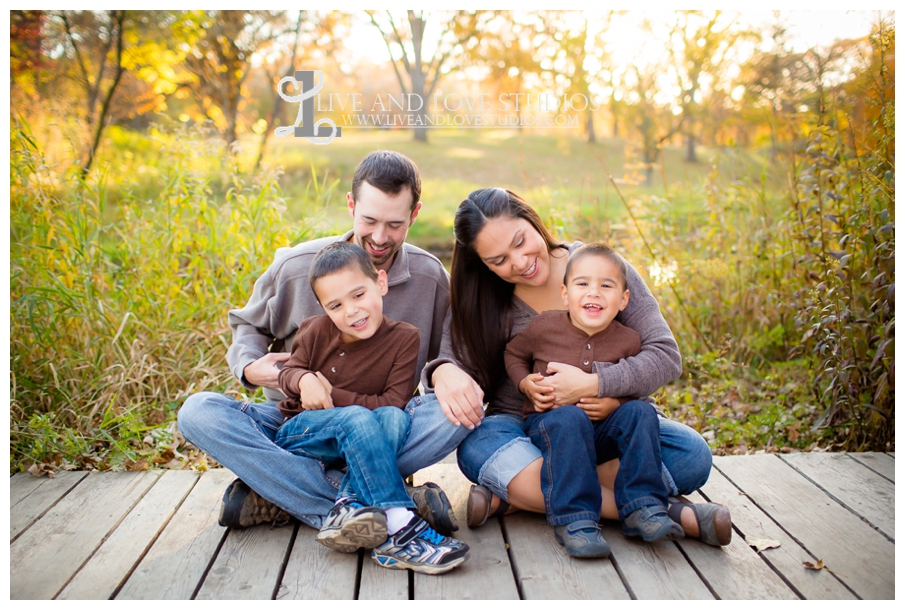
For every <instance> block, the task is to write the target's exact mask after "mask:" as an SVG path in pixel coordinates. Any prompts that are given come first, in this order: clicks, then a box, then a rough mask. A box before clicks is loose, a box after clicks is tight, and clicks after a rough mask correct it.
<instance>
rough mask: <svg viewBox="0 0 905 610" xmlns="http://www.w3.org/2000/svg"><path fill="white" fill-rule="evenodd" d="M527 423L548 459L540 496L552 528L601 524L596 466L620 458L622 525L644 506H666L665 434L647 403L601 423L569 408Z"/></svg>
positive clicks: (630, 405) (536, 416)
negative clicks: (584, 521)
mask: <svg viewBox="0 0 905 610" xmlns="http://www.w3.org/2000/svg"><path fill="white" fill-rule="evenodd" d="M525 423H526V424H527V430H526V432H527V434H528V437H529V438H530V439H531V442H532V443H533V444H534V445H535V446H536V447H538V448H539V449H540V450H541V455H542V456H543V458H544V464H543V468H542V469H541V490H542V491H543V494H544V505H545V507H546V512H547V522H548V523H549V524H550V525H565V524H566V523H571V522H573V521H578V520H581V519H590V520H592V521H597V520H598V519H599V518H600V504H601V502H602V498H601V495H600V481H599V480H598V478H597V464H602V463H603V462H607V461H609V460H612V459H616V458H618V459H619V471H618V473H617V474H616V483H615V488H614V490H613V492H614V495H615V497H616V506H617V508H618V510H619V518H620V519H624V518H625V517H627V516H628V515H629V514H630V513H632V512H633V511H635V510H637V509H638V508H641V507H643V506H663V507H665V506H666V502H667V492H666V485H665V484H664V483H663V479H662V477H661V467H660V464H661V460H660V429H659V424H658V422H657V412H656V411H655V410H654V408H653V407H652V406H651V405H649V404H648V403H646V402H643V401H640V400H633V401H629V402H627V403H625V404H623V405H622V406H620V407H619V408H618V409H616V410H615V411H613V413H612V414H611V415H610V416H609V417H607V418H606V419H604V420H603V421H599V422H592V421H591V420H590V419H589V418H588V416H587V414H585V412H584V411H582V410H581V409H580V408H579V407H576V406H575V405H567V406H563V407H559V408H557V409H553V410H550V411H546V412H544V413H534V414H532V415H529V416H528V417H527V418H526V421H525Z"/></svg>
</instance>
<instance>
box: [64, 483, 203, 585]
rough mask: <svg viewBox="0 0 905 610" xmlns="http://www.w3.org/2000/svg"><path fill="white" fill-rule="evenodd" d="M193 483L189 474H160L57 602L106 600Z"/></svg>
mask: <svg viewBox="0 0 905 610" xmlns="http://www.w3.org/2000/svg"><path fill="white" fill-rule="evenodd" d="M135 474H137V473H135ZM197 481H198V473H195V472H191V471H168V472H165V473H164V474H163V475H161V476H160V478H159V479H158V481H157V483H155V484H154V486H153V487H152V488H151V489H150V490H149V491H148V493H146V494H145V496H144V497H143V498H142V499H141V501H140V502H139V503H138V504H137V505H136V506H135V508H133V509H132V510H131V511H130V512H129V514H128V515H126V518H125V519H123V521H122V523H120V524H119V526H118V527H117V528H116V530H115V531H114V532H113V534H111V535H110V537H109V538H107V540H106V541H104V543H103V544H102V545H101V547H100V548H99V549H98V550H97V552H95V553H94V555H93V556H92V557H91V559H90V560H89V561H88V563H86V564H85V565H84V567H82V569H81V570H79V572H78V573H77V574H76V575H75V577H74V578H73V579H72V580H71V581H70V582H69V584H68V585H66V588H64V589H63V591H62V592H61V593H60V595H58V596H57V599H109V598H110V596H111V595H113V593H114V591H116V589H117V587H119V585H120V583H121V582H122V581H123V580H124V579H125V577H126V576H127V575H128V574H129V572H130V571H131V570H132V568H133V566H134V565H135V563H136V562H137V561H138V560H139V558H140V557H141V555H142V553H144V552H145V550H146V549H147V548H148V546H149V545H150V544H151V543H152V541H153V540H154V538H155V537H156V536H157V534H158V533H159V532H160V531H161V530H162V529H163V527H164V526H165V525H166V523H167V521H168V520H169V519H170V517H171V516H172V515H173V514H174V512H175V510H176V507H177V506H178V505H179V503H180V502H182V500H183V499H184V498H185V496H186V494H188V492H189V491H190V490H191V489H192V487H193V486H194V485H195V483H196V482H197Z"/></svg>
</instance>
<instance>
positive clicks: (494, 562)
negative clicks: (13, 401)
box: [10, 453, 895, 599]
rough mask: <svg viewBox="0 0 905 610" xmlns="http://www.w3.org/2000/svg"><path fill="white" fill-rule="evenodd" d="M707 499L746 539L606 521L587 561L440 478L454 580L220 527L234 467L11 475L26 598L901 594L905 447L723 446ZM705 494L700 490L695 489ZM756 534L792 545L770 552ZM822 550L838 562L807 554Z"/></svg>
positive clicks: (282, 532)
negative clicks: (447, 506)
mask: <svg viewBox="0 0 905 610" xmlns="http://www.w3.org/2000/svg"><path fill="white" fill-rule="evenodd" d="M714 464H715V468H714V471H713V473H712V475H711V477H710V481H709V482H708V483H707V486H706V487H704V488H703V489H702V490H701V494H702V495H703V497H705V498H707V499H709V500H711V501H714V502H720V503H722V504H725V505H726V506H728V507H729V508H730V510H731V511H732V517H733V522H734V524H735V528H736V531H735V533H734V535H733V540H732V543H731V544H730V545H729V546H727V547H724V548H713V547H709V546H706V545H704V544H701V543H700V542H697V541H695V540H682V541H679V542H663V543H657V544H645V543H641V542H638V541H635V540H632V539H627V538H625V537H624V536H623V535H622V534H621V533H620V531H619V528H618V524H608V525H605V526H604V535H605V536H606V539H607V541H609V543H610V545H611V546H612V548H613V555H612V557H611V558H610V559H603V560H575V559H571V558H570V557H568V555H566V553H565V552H564V551H563V550H562V548H561V547H560V546H559V545H558V544H557V543H556V542H555V541H554V539H553V530H552V528H550V527H548V526H547V525H546V523H545V521H544V518H543V516H541V515H531V514H514V515H511V516H508V517H504V518H502V519H499V520H497V519H493V520H491V521H490V522H488V524H487V525H485V526H484V527H483V528H481V529H479V530H468V529H467V528H465V527H464V519H465V515H464V500H465V495H466V492H467V489H468V484H467V482H466V480H465V479H464V477H462V475H461V474H459V472H458V470H457V468H456V467H455V466H454V465H453V464H438V465H437V466H434V467H432V468H430V469H427V470H425V471H422V472H421V473H419V474H418V475H416V477H415V478H416V483H420V482H424V481H427V480H433V481H435V482H437V483H439V484H440V485H441V486H442V487H443V488H444V489H445V490H446V492H447V494H448V495H449V496H450V499H451V500H452V501H453V504H454V505H455V506H456V510H457V514H458V516H459V520H460V522H462V523H463V529H462V530H460V531H459V532H458V535H459V537H460V538H461V539H462V540H464V541H466V542H467V543H468V544H469V545H470V546H471V556H470V559H469V561H468V562H466V563H465V564H464V565H463V566H461V567H460V568H457V569H455V570H453V571H452V572H450V573H448V574H445V575H442V576H423V575H420V574H413V573H411V572H408V571H393V570H386V569H383V568H380V567H378V566H377V565H376V564H374V563H373V562H372V561H371V559H370V557H369V556H368V555H364V554H362V553H361V552H359V554H357V555H356V554H352V555H344V554H340V553H335V552H333V551H330V550H328V549H326V548H325V547H323V546H320V545H319V544H317V543H315V541H314V531H313V530H312V529H310V528H308V527H305V526H298V525H296V526H295V527H293V526H287V527H282V528H276V529H271V528H269V527H267V526H259V527H255V528H251V529H247V530H237V531H234V530H227V529H225V528H222V527H220V526H219V525H217V514H218V510H219V506H220V498H221V496H222V495H223V490H224V488H225V487H226V485H227V484H228V483H229V481H231V480H232V478H233V475H232V474H231V473H230V472H229V471H226V470H212V471H208V472H205V473H203V474H199V473H197V472H189V471H151V472H112V473H111V472H108V473H100V472H97V473H87V472H60V473H58V474H57V475H56V477H55V478H53V479H48V478H46V477H45V478H35V477H32V476H31V475H29V474H24V473H23V474H17V475H15V476H13V477H12V478H11V479H10V507H11V508H10V597H11V598H12V599H50V598H56V599H108V598H109V599H239V598H241V599H246V598H247V599H271V598H276V599H519V598H521V599H565V598H570V599H630V598H631V599H713V598H717V599H798V598H806V599H857V598H861V599H894V598H895V557H894V554H895V456H894V454H882V453H859V454H827V453H810V454H786V455H750V456H738V457H717V458H715V459H714ZM694 499H697V500H701V499H702V497H701V496H700V495H698V494H695V498H694ZM745 536H749V537H751V536H755V537H759V538H769V539H773V540H777V541H779V542H780V543H781V546H779V547H778V548H774V549H769V550H765V551H763V552H761V553H758V552H757V551H755V549H753V548H751V547H750V546H748V545H747V544H746V543H745V538H744V537H745ZM820 560H822V562H823V565H825V566H826V568H828V569H826V570H820V571H815V570H810V569H807V568H806V567H805V566H804V565H803V562H811V563H813V564H816V563H817V562H818V561H820Z"/></svg>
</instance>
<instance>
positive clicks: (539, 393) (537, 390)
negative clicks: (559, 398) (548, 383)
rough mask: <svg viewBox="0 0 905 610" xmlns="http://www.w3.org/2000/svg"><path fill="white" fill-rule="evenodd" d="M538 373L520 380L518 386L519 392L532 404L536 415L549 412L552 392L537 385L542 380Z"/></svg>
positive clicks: (551, 405)
mask: <svg viewBox="0 0 905 610" xmlns="http://www.w3.org/2000/svg"><path fill="white" fill-rule="evenodd" d="M543 378H544V376H543V375H541V374H540V373H533V374H531V375H528V376H527V377H525V378H524V379H522V380H521V381H520V382H519V384H518V389H519V391H520V392H521V393H522V394H524V395H525V396H527V397H528V398H529V399H530V400H531V402H532V403H533V404H534V410H535V411H537V412H538V413H543V412H544V411H549V410H550V409H552V408H553V390H551V389H550V388H545V387H543V386H539V385H537V382H538V381H540V380H541V379H543Z"/></svg>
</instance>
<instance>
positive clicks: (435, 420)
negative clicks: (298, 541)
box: [179, 151, 470, 534]
mask: <svg viewBox="0 0 905 610" xmlns="http://www.w3.org/2000/svg"><path fill="white" fill-rule="evenodd" d="M346 199H347V203H348V207H349V214H350V215H351V216H352V219H353V226H352V230H351V231H349V232H347V233H346V234H345V235H341V236H334V237H325V238H322V239H316V240H313V241H311V242H307V243H303V244H299V245H297V246H295V247H293V248H281V249H280V250H278V251H277V253H276V256H275V257H274V262H273V263H272V264H271V266H270V267H269V268H268V269H267V270H266V271H265V272H264V274H263V275H262V276H261V277H260V278H259V279H258V281H257V282H255V286H254V291H253V293H252V295H251V298H250V299H249V301H248V303H247V304H246V305H245V307H243V308H242V309H237V310H233V311H230V312H229V322H230V327H231V328H232V330H233V343H232V345H231V346H230V348H229V351H228V352H227V361H228V363H229V366H230V369H231V370H232V372H233V374H234V375H235V376H236V378H237V379H239V381H241V382H242V384H243V385H244V386H245V387H246V388H247V389H248V390H250V391H254V390H256V389H257V388H258V387H263V388H264V396H265V398H266V399H267V400H268V402H264V403H246V402H243V401H240V400H234V399H232V398H229V397H227V396H223V395H220V394H215V393H212V392H202V393H200V394H195V395H192V396H190V397H189V398H188V399H187V400H186V402H185V404H184V405H183V406H182V408H181V409H180V411H179V430H180V432H181V433H182V435H183V436H184V437H185V438H186V440H188V441H189V442H191V443H192V444H194V445H195V446H197V447H199V448H201V449H203V450H204V451H205V452H207V453H208V454H209V455H211V456H212V457H213V458H214V459H215V460H217V461H218V462H220V463H221V464H223V465H224V466H226V467H227V468H229V469H230V470H232V471H233V472H234V473H236V475H238V477H239V479H237V480H236V481H234V482H233V483H232V484H231V485H230V486H229V488H228V489H227V490H226V493H225V494H224V497H223V506H222V507H221V512H220V524H221V525H223V526H228V527H247V526H249V525H254V524H256V523H263V522H267V521H281V520H286V519H288V516H287V515H286V513H289V514H290V515H292V516H294V517H296V518H298V519H299V520H301V521H303V522H304V523H306V524H308V525H310V526H312V527H315V528H320V527H321V525H322V523H323V519H324V517H325V516H326V515H327V513H328V512H329V511H330V509H331V508H332V506H333V502H334V500H335V498H336V492H337V489H338V486H339V483H340V481H341V479H342V473H340V472H338V471H335V470H325V466H324V465H322V464H321V463H320V462H318V461H316V460H313V459H310V458H305V457H301V456H297V455H293V454H291V453H289V452H286V451H284V450H282V449H281V448H279V447H278V446H277V445H275V444H274V442H273V439H274V436H275V434H276V431H277V429H278V428H279V427H280V425H281V424H282V423H283V416H282V415H281V414H280V411H279V410H278V409H277V408H276V402H277V401H279V400H281V399H282V398H284V397H283V395H282V394H281V393H280V392H279V383H278V380H277V379H278V375H279V371H280V368H281V366H282V363H283V362H285V361H286V360H287V359H288V358H289V351H288V350H289V348H290V346H291V345H292V340H293V337H294V336H295V333H296V331H297V329H298V327H299V325H300V324H301V322H302V321H303V320H305V319H307V318H309V317H311V316H315V315H321V314H323V309H322V308H321V306H320V304H319V303H318V302H317V298H316V297H315V295H314V293H313V292H312V290H311V288H310V286H309V284H308V268H309V266H310V263H311V261H312V259H313V258H314V255H315V254H317V252H318V251H319V250H320V249H321V248H323V247H324V246H326V245H327V244H329V243H332V242H335V241H338V240H346V241H352V242H354V243H356V244H358V245H359V246H361V247H362V248H364V249H365V251H366V252H367V253H368V256H370V258H371V260H372V261H373V262H374V265H375V266H376V267H377V268H378V270H380V269H382V270H384V271H385V272H386V274H387V280H388V286H389V289H388V292H387V295H386V297H384V312H385V313H386V315H387V316H388V317H389V318H391V319H393V320H397V321H401V322H408V323H409V324H412V325H413V326H415V327H416V328H418V330H419V331H420V332H421V344H420V346H419V352H418V364H417V372H416V377H415V378H416V379H419V378H420V376H421V369H422V368H424V364H425V363H426V362H427V361H428V359H432V358H435V357H436V356H437V353H438V352H439V348H440V339H441V337H442V331H443V321H444V319H445V317H446V314H447V310H448V307H449V276H448V274H447V273H446V271H445V270H444V269H443V266H442V265H441V264H440V261H439V260H437V259H436V257H434V256H431V255H430V254H428V253H427V252H425V251H423V250H421V249H420V248H417V247H415V246H413V245H411V244H407V243H405V238H406V236H407V235H408V229H409V227H410V226H411V225H412V224H413V223H414V222H415V219H416V218H417V217H418V212H419V211H420V209H421V179H420V177H419V175H418V168H417V167H416V166H415V164H414V163H413V162H412V161H411V160H410V159H408V158H407V157H405V156H404V155H402V154H399V153H396V152H392V151H377V152H373V153H371V154H369V155H368V156H367V157H365V159H364V160H363V161H362V162H361V163H360V164H359V165H358V167H357V168H356V170H355V175H354V177H353V179H352V191H351V192H350V193H348V194H347V195H346ZM406 412H407V413H408V414H409V415H410V417H411V418H412V426H411V431H410V433H409V436H408V438H407V439H406V442H405V444H404V446H403V448H402V451H401V452H400V454H399V456H397V457H398V459H397V464H398V466H399V470H400V473H401V474H402V475H403V476H409V475H410V474H413V473H414V472H416V471H417V470H420V469H421V468H425V467H427V466H429V465H431V464H433V463H436V462H438V461H439V460H441V459H442V458H443V457H444V456H446V455H448V454H449V453H450V452H451V451H452V450H453V449H455V448H456V446H458V444H459V443H460V442H461V441H462V439H463V438H465V436H466V435H467V434H468V432H469V428H470V426H460V425H455V424H453V423H451V420H450V419H447V416H446V415H444V413H443V410H442V409H441V408H440V406H439V403H438V401H437V400H436V397H435V395H433V394H429V395H427V396H424V397H420V396H416V397H415V398H413V399H412V400H411V401H410V402H409V404H408V405H407V406H406ZM409 491H410V493H411V494H412V496H413V499H414V500H415V502H416V504H417V505H418V512H419V514H421V516H422V517H424V518H425V520H427V521H428V522H429V523H430V524H431V526H432V527H434V529H436V530H438V531H441V532H442V533H445V534H449V533H450V532H451V531H454V530H455V529H457V524H456V522H455V515H454V514H453V512H452V508H451V506H450V505H449V501H448V499H447V498H446V495H445V494H444V493H443V492H442V491H441V490H440V489H439V487H437V486H436V485H434V484H433V483H428V484H426V485H424V486H421V487H418V488H414V489H410V490H409ZM281 509H283V510H281ZM284 511H285V512H284Z"/></svg>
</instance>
